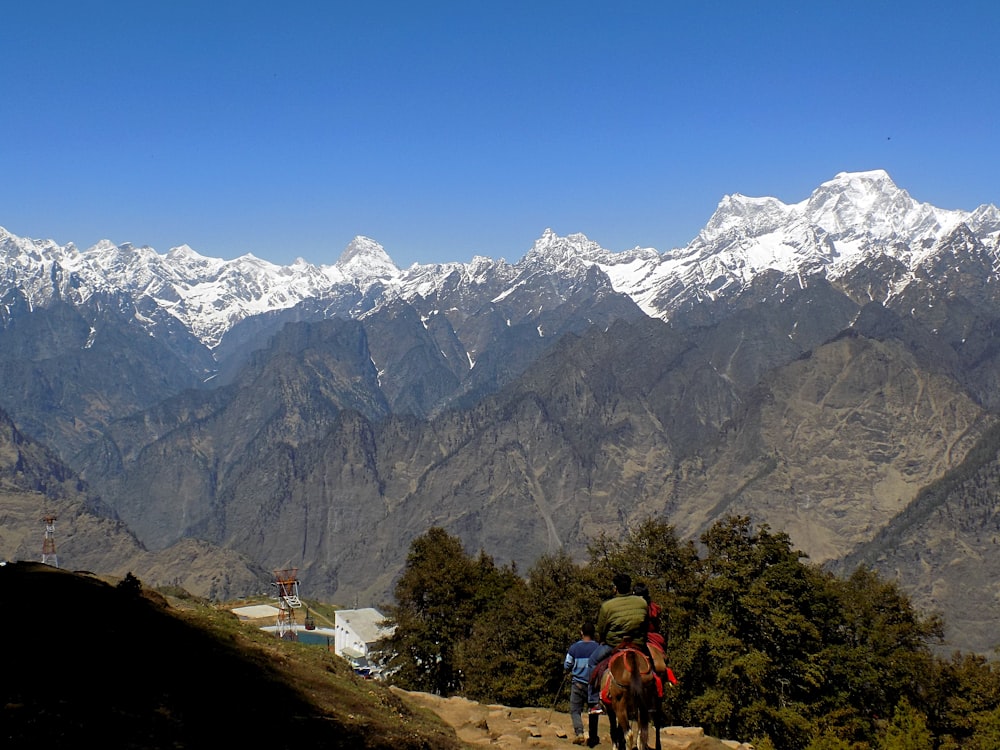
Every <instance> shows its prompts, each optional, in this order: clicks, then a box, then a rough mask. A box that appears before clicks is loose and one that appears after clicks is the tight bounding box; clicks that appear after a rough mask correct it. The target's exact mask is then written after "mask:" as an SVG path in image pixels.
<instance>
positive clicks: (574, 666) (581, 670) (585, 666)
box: [563, 639, 601, 685]
mask: <svg viewBox="0 0 1000 750" xmlns="http://www.w3.org/2000/svg"><path fill="white" fill-rule="evenodd" d="M600 645H601V644H599V643H598V642H597V641H585V640H583V639H580V640H579V641H577V642H576V643H574V644H573V645H572V646H570V647H569V651H568V652H567V654H566V658H565V659H564V660H563V669H565V670H571V671H572V672H573V682H582V683H583V684H584V685H586V684H587V683H588V682H589V681H590V655H591V654H592V653H594V651H596V650H597V647H598V646H600Z"/></svg>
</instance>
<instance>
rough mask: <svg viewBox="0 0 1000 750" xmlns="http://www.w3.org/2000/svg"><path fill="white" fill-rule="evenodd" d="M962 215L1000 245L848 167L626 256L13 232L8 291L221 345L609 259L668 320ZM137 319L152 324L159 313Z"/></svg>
mask: <svg viewBox="0 0 1000 750" xmlns="http://www.w3.org/2000/svg"><path fill="white" fill-rule="evenodd" d="M962 224H964V225H965V226H966V227H967V228H968V229H969V231H970V232H971V233H972V235H973V236H974V237H976V238H977V239H978V240H979V241H981V242H983V243H984V244H985V245H986V246H987V247H990V248H993V249H996V247H997V243H998V236H1000V210H998V209H997V207H996V206H994V205H982V206H980V207H979V208H977V209H975V210H974V211H960V210H945V209H940V208H936V207H934V206H931V205H929V204H927V203H920V202H918V201H916V200H915V199H913V198H912V197H910V195H909V194H908V193H907V192H906V191H905V190H903V189H901V188H899V187H897V186H896V185H895V184H894V183H893V182H892V180H891V179H890V177H889V175H888V174H886V173H885V172H884V171H881V170H875V171H869V172H856V173H847V172H844V173H840V174H838V175H836V176H835V177H834V178H833V179H832V180H830V181H828V182H825V183H823V184H822V185H820V186H819V187H818V188H816V190H815V191H813V193H812V195H810V196H809V197H808V198H806V199H805V200H802V201H800V202H799V203H794V204H785V203H783V202H781V201H780V200H778V199H776V198H768V197H764V198H751V197H747V196H743V195H739V194H734V195H728V196H725V197H724V198H723V199H722V200H721V201H720V203H719V205H718V208H717V209H716V211H715V213H714V214H713V215H712V217H711V219H710V220H709V221H708V223H707V224H706V225H705V227H704V229H702V231H701V232H700V233H699V234H698V236H697V237H695V238H694V240H692V241H691V242H690V243H689V244H688V245H687V247H684V248H680V249H673V250H670V251H667V252H664V253H661V252H659V251H657V250H656V249H653V248H638V247H637V248H634V249H630V250H625V251H621V252H614V251H610V250H607V249H605V248H602V247H600V246H599V245H598V244H597V243H595V242H592V241H591V240H589V239H588V238H587V237H586V236H584V235H583V234H571V235H569V236H566V237H560V236H558V235H556V234H555V233H554V232H552V231H551V230H549V229H547V230H545V232H544V233H543V234H542V236H541V237H540V238H539V239H538V240H537V241H536V242H535V243H534V245H533V246H532V247H531V248H530V249H529V250H528V252H527V253H526V254H525V255H524V256H523V257H522V258H521V260H520V261H518V262H517V263H516V264H509V263H507V262H506V261H504V260H492V259H489V258H482V257H477V258H474V259H473V260H472V261H471V262H470V263H468V264H461V263H449V264H433V265H420V264H415V265H414V266H412V267H411V268H409V269H406V270H400V269H399V268H398V267H397V266H396V265H395V263H394V262H393V261H392V259H391V258H390V256H389V255H388V254H387V253H386V251H385V249H384V248H383V247H382V246H381V245H379V244H378V243H377V242H376V241H374V240H372V239H369V238H366V237H356V238H355V239H354V240H352V241H351V243H350V244H349V245H348V246H347V247H346V248H345V250H344V251H343V253H342V255H341V256H340V258H339V259H338V260H337V262H336V263H334V264H333V265H325V266H316V265H313V264H310V263H306V262H305V261H303V260H301V259H300V260H298V261H296V262H295V263H294V264H292V265H289V266H278V265H275V264H273V263H269V262H267V261H263V260H260V259H259V258H255V257H254V256H252V255H244V256H242V257H239V258H236V259H234V260H230V261H226V260H221V259H216V258H208V257H205V256H203V255H200V254H199V253H197V252H195V251H194V250H192V249H191V248H190V247H187V246H181V247H176V248H173V249H171V250H170V251H168V252H167V253H165V254H159V253H157V252H156V251H155V250H153V249H152V248H149V247H139V248H137V247H134V246H133V245H130V244H124V245H121V246H116V245H114V244H112V243H111V242H108V241H102V242H100V243H98V244H97V245H95V246H94V247H91V248H89V249H87V250H84V251H80V250H79V249H77V248H76V247H75V246H74V245H73V244H68V245H65V246H59V245H57V244H55V243H54V242H52V241H50V240H32V239H26V238H21V237H16V236H14V235H12V234H10V233H9V232H7V231H6V230H4V229H3V228H0V296H2V297H6V296H7V295H8V294H9V293H11V292H12V291H17V292H20V293H21V294H23V295H24V296H25V298H26V300H27V302H28V304H29V305H30V306H39V305H41V306H44V305H47V304H49V303H50V302H51V301H52V300H53V299H57V298H58V299H63V300H67V301H71V302H74V303H82V302H85V301H86V300H87V299H88V298H89V297H91V296H92V295H94V294H98V293H107V294H118V295H127V296H128V297H129V298H130V299H132V300H135V301H136V306H137V309H138V310H147V311H148V309H149V308H150V305H149V303H150V302H151V303H152V306H153V307H155V308H158V309H159V310H161V311H162V312H165V313H168V314H169V315H170V316H173V317H174V318H176V319H177V320H178V321H180V322H181V323H182V325H183V326H184V327H185V328H186V329H187V330H189V331H190V332H191V333H192V334H194V336H196V337H197V338H198V339H199V340H200V341H201V342H202V343H203V344H205V345H206V346H207V347H209V348H215V347H217V346H218V345H219V343H220V342H221V340H222V338H223V336H224V335H225V334H226V333H227V332H228V331H229V330H230V329H232V327H233V326H234V325H236V324H237V323H239V322H240V321H243V320H245V319H247V318H250V317H252V316H254V315H257V314H260V313H267V312H274V311H279V310H287V309H291V308H293V307H295V306H296V305H299V304H301V303H303V302H304V301H306V300H323V301H326V302H327V303H330V302H335V301H336V300H342V301H343V300H346V301H348V302H349V303H350V306H351V308H350V309H351V310H352V315H355V316H358V315H361V314H363V313H365V312H366V311H370V310H371V309H373V308H375V307H378V306H379V305H382V304H386V303H388V302H390V301H392V300H395V299H404V300H413V299H415V298H417V297H420V298H424V299H426V298H430V297H434V296H436V295H441V294H442V291H443V290H446V289H451V290H454V289H455V288H456V287H457V288H462V287H474V286H476V285H478V286H479V287H483V286H484V285H485V286H486V287H489V289H490V291H491V294H493V300H494V301H497V300H502V299H504V298H506V297H508V296H510V295H511V294H513V293H514V292H515V290H516V289H518V288H520V287H524V286H525V285H527V284H530V281H531V279H532V278H533V277H535V276H536V275H538V274H544V275H546V276H547V277H548V278H549V279H552V278H561V279H565V280H566V281H567V282H569V283H570V287H569V288H572V284H573V280H579V279H582V278H583V277H584V276H585V275H586V274H587V273H588V272H589V271H591V270H592V269H595V268H596V269H599V270H600V271H601V272H603V274H605V275H606V277H607V279H608V281H609V282H610V285H611V287H612V288H613V289H614V290H615V291H617V292H620V293H623V294H625V295H627V296H628V297H630V298H631V299H632V300H633V301H634V302H635V303H636V304H637V305H638V306H639V307H640V308H641V309H642V310H643V311H644V312H646V313H647V314H648V315H650V316H653V317H658V318H663V319H669V318H670V317H671V316H672V315H673V314H674V313H675V312H676V311H677V310H679V309H682V308H684V307H686V306H690V305H692V304H697V303H698V302H701V301H706V300H716V299H719V298H721V297H724V296H726V295H729V294H732V293H734V292H737V291H738V290H740V289H743V288H744V287H746V285H747V284H749V283H750V282H751V281H752V280H753V279H754V278H755V277H757V276H759V275H760V274H762V273H765V272H768V271H778V272H780V273H782V274H788V275H792V276H798V277H800V278H801V279H802V283H808V282H807V279H808V278H809V277H812V276H816V275H820V276H825V277H828V278H832V279H835V278H839V277H842V276H844V275H845V274H847V273H849V272H850V271H851V270H852V269H854V268H855V267H857V266H858V265H859V264H860V263H862V262H865V261H867V260H870V259H872V258H873V257H877V256H886V257H889V258H893V259H895V260H897V261H899V262H900V263H902V264H903V265H904V266H905V267H906V268H907V269H910V270H911V271H912V270H914V269H916V268H917V267H918V266H919V265H920V264H921V263H922V262H924V261H925V260H926V259H927V257H928V256H930V255H933V253H934V252H935V248H936V247H937V246H938V244H939V242H940V241H941V240H942V239H943V238H944V237H946V236H947V235H948V234H949V233H950V232H952V231H953V230H955V229H956V228H957V227H958V226H959V225H962ZM487 280H489V283H487ZM564 293H566V290H562V291H559V290H557V294H559V295H562V294H564ZM359 299H360V300H362V301H361V302H360V303H359V302H357V301H356V300H359ZM140 300H145V304H143V303H142V302H140ZM330 306H332V307H336V305H330ZM136 317H137V322H138V323H140V324H147V325H151V323H150V322H149V320H148V317H149V316H148V313H146V314H140V313H137V316H136Z"/></svg>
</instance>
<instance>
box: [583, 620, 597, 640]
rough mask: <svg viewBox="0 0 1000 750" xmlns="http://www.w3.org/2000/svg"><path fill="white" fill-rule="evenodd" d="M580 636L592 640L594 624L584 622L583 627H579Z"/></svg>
mask: <svg viewBox="0 0 1000 750" xmlns="http://www.w3.org/2000/svg"><path fill="white" fill-rule="evenodd" d="M580 634H581V635H582V636H583V637H584V638H593V637H594V623H592V622H585V623H583V625H582V626H581V627H580Z"/></svg>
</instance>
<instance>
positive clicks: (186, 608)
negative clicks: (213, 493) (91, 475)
mask: <svg viewBox="0 0 1000 750" xmlns="http://www.w3.org/2000/svg"><path fill="white" fill-rule="evenodd" d="M0 588H2V590H3V592H4V594H5V597H6V601H7V603H8V605H10V606H8V607H6V608H5V613H4V617H3V618H0V637H2V640H3V643H4V644H5V647H6V650H7V653H8V657H7V659H6V664H5V666H4V671H3V679H2V680H0V706H2V707H3V708H2V709H0V710H2V715H0V734H2V744H3V746H4V747H6V748H22V747H69V746H73V747H85V746H101V747H116V748H126V747H128V748H201V747H212V748H222V747H230V748H240V747H248V748H249V747H268V748H302V747H304V746H315V747H327V748H370V749H372V750H375V749H377V748H394V749H398V748H403V749H404V750H406V749H412V750H416V749H418V748H420V749H429V748H441V749H443V750H449V749H450V748H456V749H457V748H461V747H462V746H463V745H462V744H461V743H460V742H459V741H458V739H457V738H456V737H455V734H454V732H453V731H452V730H451V729H449V728H446V727H445V726H444V725H443V724H442V723H441V722H439V721H438V720H437V719H436V718H434V717H433V716H432V715H431V714H430V713H426V714H422V713H417V712H415V711H414V710H413V709H410V708H408V707H407V706H406V704H404V703H403V702H402V701H401V700H400V699H399V698H398V697H397V696H394V695H393V694H392V693H390V692H389V691H388V690H387V689H385V688H384V687H383V686H382V685H379V684H376V683H373V682H371V681H365V680H362V679H360V678H358V677H356V676H355V675H354V674H353V673H352V672H351V670H350V668H349V667H348V665H347V663H346V662H344V661H343V660H341V659H340V658H339V657H336V656H334V655H333V654H330V653H329V652H327V651H326V650H324V649H321V648H317V647H315V646H306V645H302V644H297V643H288V642H283V641H280V640H278V639H276V638H274V637H273V636H268V635H266V634H264V633H262V632H260V631H259V630H257V629H256V628H254V627H252V626H249V625H246V624H243V623H241V622H239V621H238V620H237V619H236V617H235V616H234V615H232V614H231V613H230V612H228V611H226V610H220V609H217V608H215V607H212V606H209V605H207V604H205V603H203V602H201V601H195V600H192V599H190V598H180V599H177V600H171V601H170V602H168V601H167V599H165V598H164V597H163V596H161V595H160V594H158V593H155V592H149V591H145V590H142V589H141V584H139V582H138V580H137V579H135V578H131V577H126V578H125V579H123V580H122V581H121V582H117V583H114V584H112V583H107V582H105V581H102V580H100V579H98V578H97V577H94V576H92V575H89V574H85V573H70V572H67V571H62V570H59V569H56V568H52V567H49V566H45V565H41V564H36V563H23V562H22V563H8V564H6V565H4V566H3V567H0Z"/></svg>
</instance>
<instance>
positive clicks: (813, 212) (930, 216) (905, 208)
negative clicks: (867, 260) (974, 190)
mask: <svg viewBox="0 0 1000 750" xmlns="http://www.w3.org/2000/svg"><path fill="white" fill-rule="evenodd" d="M796 208H798V209H800V210H801V211H802V212H803V214H804V217H805V218H806V220H807V221H808V222H809V223H810V224H813V225H815V226H817V227H820V228H822V229H823V230H825V231H826V232H829V233H830V234H833V235H842V234H845V233H850V234H852V235H854V236H859V235H862V234H869V235H872V236H874V237H879V238H882V239H890V238H893V237H902V236H913V235H917V236H918V237H919V238H925V237H939V236H940V235H941V234H942V233H944V232H946V231H948V230H950V229H952V228H954V226H955V225H956V224H957V223H958V222H959V221H961V219H962V217H963V216H964V212H961V211H945V210H942V209H937V208H934V207H933V206H931V205H929V204H927V203H919V202H918V201H916V200H914V199H913V198H911V197H910V194H909V193H907V192H906V191H905V190H903V189H902V188H900V187H897V186H896V184H895V183H894V182H893V181H892V179H891V178H890V177H889V175H888V174H887V173H886V172H885V171H884V170H881V169H876V170H871V171H868V172H840V173H839V174H837V175H836V176H835V177H834V178H833V179H832V180H829V181H828V182H824V183H823V184H822V185H820V186H819V187H818V188H816V190H815V191H813V194H812V195H811V196H809V198H808V199H807V200H805V201H803V202H802V203H800V204H798V205H797V206H796Z"/></svg>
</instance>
